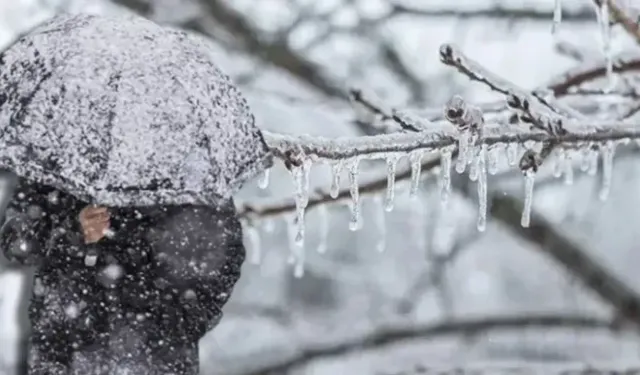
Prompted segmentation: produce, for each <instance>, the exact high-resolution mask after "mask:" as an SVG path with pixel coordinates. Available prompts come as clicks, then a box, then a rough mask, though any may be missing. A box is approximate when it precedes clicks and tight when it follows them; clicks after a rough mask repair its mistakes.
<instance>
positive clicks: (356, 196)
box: [349, 158, 362, 231]
mask: <svg viewBox="0 0 640 375" xmlns="http://www.w3.org/2000/svg"><path fill="white" fill-rule="evenodd" d="M359 165H360V158H355V159H353V161H352V162H351V163H350V164H349V191H350V193H351V221H350V222H349V229H350V230H352V231H356V230H358V229H360V224H361V221H362V220H361V217H360V216H361V213H360V192H359V186H358V167H359Z"/></svg>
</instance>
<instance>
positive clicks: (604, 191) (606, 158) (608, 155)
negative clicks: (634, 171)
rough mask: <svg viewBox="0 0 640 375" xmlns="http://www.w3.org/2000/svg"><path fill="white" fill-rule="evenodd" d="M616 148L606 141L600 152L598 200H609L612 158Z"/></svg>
mask: <svg viewBox="0 0 640 375" xmlns="http://www.w3.org/2000/svg"><path fill="white" fill-rule="evenodd" d="M615 151H616V146H615V144H614V143H613V142H612V141H607V142H606V143H605V144H604V148H603V150H602V185H601V186H600V194H599V196H600V200H602V201H605V200H607V198H609V192H610V191H611V180H612V178H613V156H614V154H615Z"/></svg>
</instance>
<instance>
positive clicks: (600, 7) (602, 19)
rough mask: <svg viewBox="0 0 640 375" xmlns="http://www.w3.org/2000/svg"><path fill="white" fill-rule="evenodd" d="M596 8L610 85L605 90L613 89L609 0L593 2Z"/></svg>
mask: <svg viewBox="0 0 640 375" xmlns="http://www.w3.org/2000/svg"><path fill="white" fill-rule="evenodd" d="M592 4H593V5H594V6H595V10H596V18H597V20H598V26H599V29H600V37H601V39H602V52H603V54H604V59H605V71H606V76H607V78H608V79H609V85H608V86H607V87H605V92H608V91H611V89H613V86H614V83H615V82H614V76H613V56H612V51H611V27H610V25H609V23H610V22H609V21H610V19H609V1H607V0H603V1H600V2H599V4H597V2H592Z"/></svg>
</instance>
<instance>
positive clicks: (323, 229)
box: [317, 204, 329, 254]
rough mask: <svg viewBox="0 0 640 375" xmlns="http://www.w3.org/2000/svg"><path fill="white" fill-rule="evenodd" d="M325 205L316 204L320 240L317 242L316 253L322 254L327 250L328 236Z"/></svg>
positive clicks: (327, 217)
mask: <svg viewBox="0 0 640 375" xmlns="http://www.w3.org/2000/svg"><path fill="white" fill-rule="evenodd" d="M327 211H328V210H327V205H326V204H321V205H319V206H318V220H319V222H320V223H319V227H320V228H319V232H320V242H319V243H318V249H317V250H318V253H320V254H324V253H326V252H327V239H328V237H329V213H328V212H327Z"/></svg>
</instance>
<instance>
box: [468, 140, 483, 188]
mask: <svg viewBox="0 0 640 375" xmlns="http://www.w3.org/2000/svg"><path fill="white" fill-rule="evenodd" d="M471 148H472V149H473V151H474V153H473V154H472V156H471V157H470V161H471V168H469V180H471V181H478V173H479V168H480V164H479V163H480V153H481V149H482V148H481V147H471Z"/></svg>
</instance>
